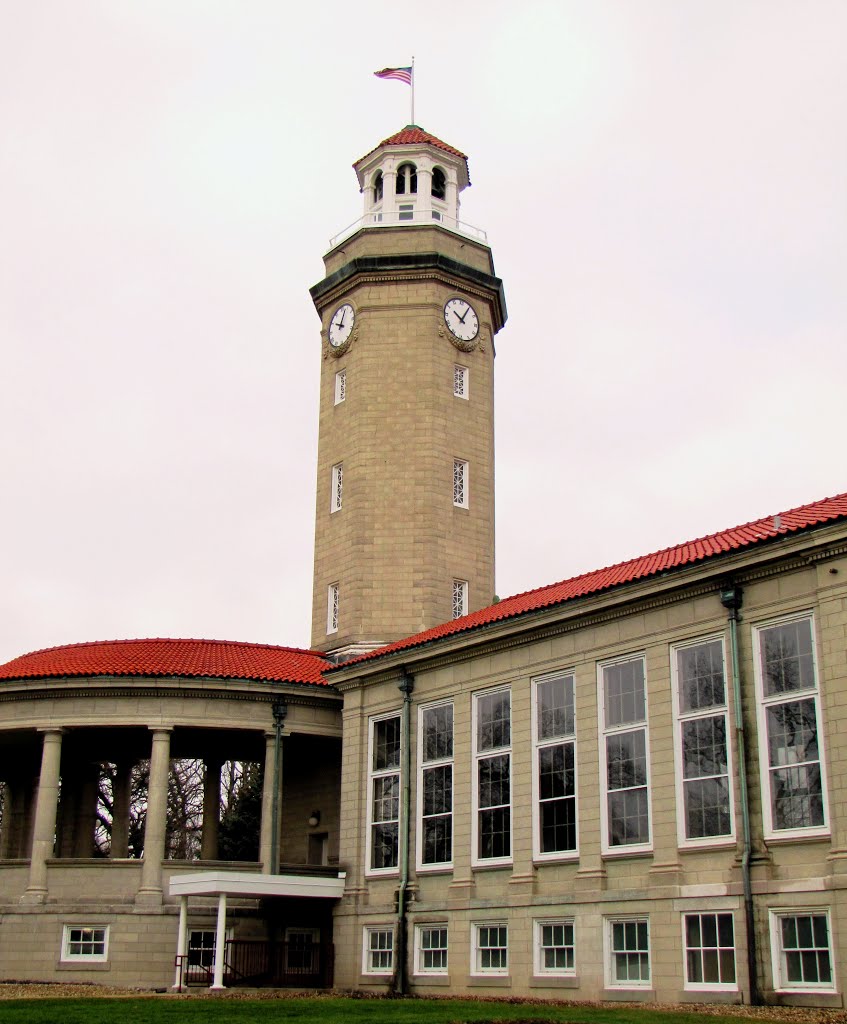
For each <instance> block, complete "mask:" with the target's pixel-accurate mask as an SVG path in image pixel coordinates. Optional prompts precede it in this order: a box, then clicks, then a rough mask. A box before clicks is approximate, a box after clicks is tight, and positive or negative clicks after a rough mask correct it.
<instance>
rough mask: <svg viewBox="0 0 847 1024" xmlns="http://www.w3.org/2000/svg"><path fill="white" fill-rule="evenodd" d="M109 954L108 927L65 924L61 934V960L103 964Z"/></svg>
mask: <svg viewBox="0 0 847 1024" xmlns="http://www.w3.org/2000/svg"><path fill="white" fill-rule="evenodd" d="M108 953H109V929H108V927H97V928H94V927H86V926H84V925H69V924H66V925H65V927H64V930H63V933H62V960H86V961H88V962H100V963H102V962H104V961H105V960H106V959H107V958H108Z"/></svg>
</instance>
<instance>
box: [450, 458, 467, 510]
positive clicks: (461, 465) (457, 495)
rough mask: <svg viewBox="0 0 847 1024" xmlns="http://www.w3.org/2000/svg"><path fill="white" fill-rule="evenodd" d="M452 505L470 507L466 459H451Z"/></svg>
mask: <svg viewBox="0 0 847 1024" xmlns="http://www.w3.org/2000/svg"><path fill="white" fill-rule="evenodd" d="M453 505H454V506H455V507H456V508H470V468H469V465H468V462H467V460H466V459H455V458H454V459H453Z"/></svg>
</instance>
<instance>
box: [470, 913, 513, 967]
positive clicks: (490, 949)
mask: <svg viewBox="0 0 847 1024" xmlns="http://www.w3.org/2000/svg"><path fill="white" fill-rule="evenodd" d="M473 964H474V973H475V974H506V973H508V970H509V929H508V927H507V926H506V925H504V924H478V925H474V958H473Z"/></svg>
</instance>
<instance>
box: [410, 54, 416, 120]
mask: <svg viewBox="0 0 847 1024" xmlns="http://www.w3.org/2000/svg"><path fill="white" fill-rule="evenodd" d="M409 123H410V124H414V123H415V58H414V56H413V57H412V120H411V121H410V122H409Z"/></svg>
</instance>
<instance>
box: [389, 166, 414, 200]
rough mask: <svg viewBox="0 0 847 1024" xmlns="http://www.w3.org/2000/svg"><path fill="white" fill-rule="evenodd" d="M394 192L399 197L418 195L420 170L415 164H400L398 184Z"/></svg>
mask: <svg viewBox="0 0 847 1024" xmlns="http://www.w3.org/2000/svg"><path fill="white" fill-rule="evenodd" d="M394 191H395V193H396V194H397V195H398V196H406V195H408V196H413V195H417V191H418V169H417V167H415V165H414V164H400V166H399V167H398V168H397V184H396V185H395V187H394Z"/></svg>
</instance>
